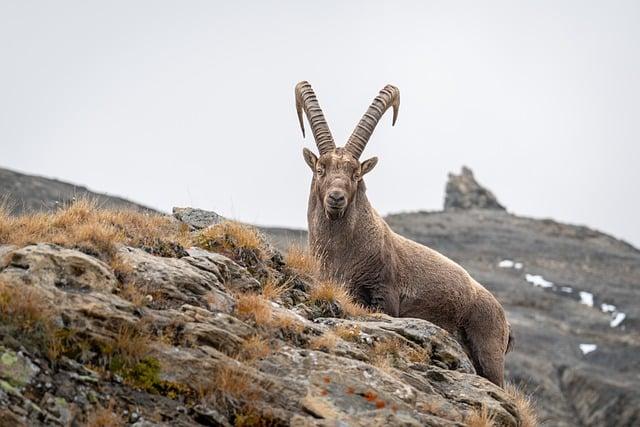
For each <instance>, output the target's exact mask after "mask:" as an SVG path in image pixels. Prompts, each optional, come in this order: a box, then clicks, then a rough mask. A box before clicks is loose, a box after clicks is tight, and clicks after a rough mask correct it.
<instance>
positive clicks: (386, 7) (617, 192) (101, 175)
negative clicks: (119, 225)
mask: <svg viewBox="0 0 640 427" xmlns="http://www.w3.org/2000/svg"><path fill="white" fill-rule="evenodd" d="M639 23H640V3H639V2H636V1H628V2H619V1H606V2H605V1H598V2H594V1H528V2H522V1H520V2H519V1H492V2H487V1H485V2H477V1H465V2H457V1H415V2H402V1H363V2H355V1H351V2H344V1H342V2H340V1H335V2H329V1H322V2H301V1H295V2H294V1H291V2H284V1H282V2H267V1H255V2H214V1H202V2H196V1H189V2H178V1H175V2H162V1H135V2H134V1H121V2H116V1H109V2H97V1H76V2H71V1H65V2H48V1H41V2H32V1H7V0H4V1H2V3H0V40H2V42H1V43H0V166H3V167H8V168H12V169H16V170H19V171H23V172H27V173H34V174H39V175H44V176H50V177H57V178H60V179H63V180H66V181H71V182H75V183H81V184H85V185H87V186H89V187H90V188H91V189H93V190H97V191H104V192H108V193H112V194H117V195H123V196H126V197H128V198H131V199H133V200H135V201H139V202H141V203H144V204H147V205H150V206H152V207H156V208H159V209H162V210H165V211H169V210H170V209H171V207H172V206H184V205H192V206H197V207H201V208H205V209H212V210H216V211H217V212H219V213H221V214H223V215H226V216H231V217H235V218H237V219H241V220H245V221H251V222H254V223H260V224H270V225H285V226H297V227H302V226H305V225H306V204H307V193H308V187H309V182H310V178H311V175H310V171H309V170H308V168H307V166H306V165H305V163H304V161H303V159H302V147H303V146H305V145H306V146H307V147H313V148H314V149H315V145H314V143H313V139H312V138H310V137H308V138H307V139H306V140H302V137H301V134H300V131H299V129H298V124H297V119H296V116H295V108H294V98H293V87H294V85H295V83H297V82H298V81H299V80H303V79H305V80H309V81H310V82H311V83H312V85H313V86H314V88H315V90H316V93H317V95H318V97H319V99H320V103H321V105H322V107H323V109H324V112H325V115H326V116H327V119H328V121H329V123H330V125H331V128H332V131H333V134H334V137H335V138H336V140H337V141H338V142H339V143H340V144H341V143H343V142H344V141H345V140H346V138H347V137H348V135H349V134H350V133H351V131H352V130H353V128H354V126H355V124H356V123H357V121H358V120H359V119H360V117H361V115H362V114H363V113H364V111H365V110H366V107H367V106H368V105H369V103H370V101H371V100H372V99H373V97H374V96H375V95H376V94H377V92H378V90H379V89H380V88H382V87H383V86H384V84H386V83H393V84H395V85H396V86H398V87H399V88H400V91H401V93H402V103H401V107H400V115H399V119H398V123H397V124H396V126H395V128H392V127H391V126H390V124H391V116H390V115H389V116H388V117H385V118H384V120H383V121H382V122H381V123H380V124H379V126H378V129H377V131H376V132H375V133H374V136H373V137H372V139H371V141H370V143H369V145H368V147H367V150H366V151H365V154H364V155H363V158H368V157H370V156H373V155H377V156H379V157H380V163H379V164H378V166H377V167H376V169H375V170H374V171H373V172H372V173H371V174H370V175H368V179H367V184H368V188H369V196H370V199H371V200H372V202H373V204H374V205H375V206H376V207H377V208H378V210H379V211H380V212H382V213H389V212H397V211H405V210H416V209H428V210H435V209H440V208H441V206H442V201H443V191H444V184H445V181H446V174H447V172H449V171H456V172H457V171H458V170H459V168H460V166H461V165H463V164H467V165H469V166H470V167H471V168H472V169H473V170H474V172H475V173H476V176H477V177H478V179H479V181H480V182H481V183H483V184H485V185H486V186H487V187H488V188H490V189H491V190H492V191H493V192H494V193H495V194H496V195H497V196H498V198H499V199H500V201H501V202H502V203H503V204H505V205H506V206H507V207H508V209H509V210H510V211H512V212H514V213H517V214H521V215H528V216H535V217H553V218H555V219H557V220H560V221H565V222H571V223H580V224H586V225H589V226H591V227H595V228H598V229H601V230H603V231H606V232H609V233H612V234H614V235H615V236H618V237H623V238H625V239H627V240H629V241H631V242H633V243H634V244H635V245H636V246H638V245H640V221H639V220H638V218H640V200H639V197H638V195H639V193H640V191H639V190H638V184H639V183H640V168H639V167H638V162H639V161H640V138H639V137H640V79H639V76H640V46H639V44H640V25H639Z"/></svg>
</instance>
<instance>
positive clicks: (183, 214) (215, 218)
mask: <svg viewBox="0 0 640 427" xmlns="http://www.w3.org/2000/svg"><path fill="white" fill-rule="evenodd" d="M173 216H174V217H176V218H177V219H178V220H179V221H181V222H183V223H185V224H187V225H188V226H189V227H191V228H192V229H193V230H201V229H203V228H207V227H209V226H211V225H215V224H219V223H221V222H223V221H224V220H225V218H224V217H223V216H221V215H218V214H217V213H215V212H212V211H205V210H202V209H194V208H177V207H174V208H173Z"/></svg>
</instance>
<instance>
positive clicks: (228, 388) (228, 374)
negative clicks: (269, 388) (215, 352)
mask: <svg viewBox="0 0 640 427" xmlns="http://www.w3.org/2000/svg"><path fill="white" fill-rule="evenodd" d="M196 389H197V392H198V394H199V395H200V397H201V398H202V399H204V400H209V401H212V402H215V403H216V404H218V405H220V406H232V407H239V406H240V404H241V403H242V402H252V401H255V400H257V398H258V395H259V393H258V389H257V387H256V386H255V383H254V379H253V378H252V377H251V376H249V375H248V374H246V373H245V372H241V371H239V370H238V369H236V368H234V367H231V366H230V365H219V366H218V367H216V369H215V370H214V372H212V375H211V376H210V377H209V379H207V380H206V381H205V382H198V381H196Z"/></svg>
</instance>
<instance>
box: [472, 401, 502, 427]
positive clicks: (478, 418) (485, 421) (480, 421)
mask: <svg viewBox="0 0 640 427" xmlns="http://www.w3.org/2000/svg"><path fill="white" fill-rule="evenodd" d="M464 422H465V424H466V425H467V427H493V426H495V415H494V414H492V413H490V412H489V410H488V409H487V407H486V406H482V407H481V408H480V409H474V410H473V412H471V414H469V415H468V416H467V417H466V418H465V420H464Z"/></svg>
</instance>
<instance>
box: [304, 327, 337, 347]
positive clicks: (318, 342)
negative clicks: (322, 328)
mask: <svg viewBox="0 0 640 427" xmlns="http://www.w3.org/2000/svg"><path fill="white" fill-rule="evenodd" d="M337 344H338V337H337V336H336V334H334V333H333V332H331V331H327V332H325V333H323V334H322V335H320V336H319V337H313V338H311V339H310V340H309V348H310V349H312V350H324V351H331V350H333V349H334V348H336V345H337Z"/></svg>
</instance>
